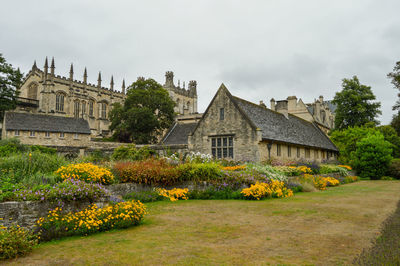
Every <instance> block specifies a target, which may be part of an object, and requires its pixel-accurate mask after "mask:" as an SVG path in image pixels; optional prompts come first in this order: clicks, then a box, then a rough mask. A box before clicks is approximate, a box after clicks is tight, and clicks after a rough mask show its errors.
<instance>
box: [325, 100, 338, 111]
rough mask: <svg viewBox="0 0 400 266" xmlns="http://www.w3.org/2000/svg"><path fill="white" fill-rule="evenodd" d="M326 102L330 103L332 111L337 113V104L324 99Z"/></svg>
mask: <svg viewBox="0 0 400 266" xmlns="http://www.w3.org/2000/svg"><path fill="white" fill-rule="evenodd" d="M324 103H325V104H327V105H328V107H329V109H331V112H332V113H335V111H336V108H337V105H336V104H334V103H332V101H324Z"/></svg>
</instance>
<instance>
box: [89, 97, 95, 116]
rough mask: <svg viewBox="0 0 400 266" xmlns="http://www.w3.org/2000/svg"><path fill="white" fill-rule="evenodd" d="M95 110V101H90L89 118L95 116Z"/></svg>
mask: <svg viewBox="0 0 400 266" xmlns="http://www.w3.org/2000/svg"><path fill="white" fill-rule="evenodd" d="M93 108H94V101H93V100H90V101H89V116H94V115H93Z"/></svg>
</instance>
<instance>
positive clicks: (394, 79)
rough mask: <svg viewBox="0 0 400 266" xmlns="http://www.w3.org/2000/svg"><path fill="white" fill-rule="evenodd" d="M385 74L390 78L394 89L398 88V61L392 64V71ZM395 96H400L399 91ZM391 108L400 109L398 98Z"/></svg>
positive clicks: (399, 69) (399, 67)
mask: <svg viewBox="0 0 400 266" xmlns="http://www.w3.org/2000/svg"><path fill="white" fill-rule="evenodd" d="M387 76H388V78H390V79H391V80H392V81H391V82H392V84H393V85H394V87H395V89H398V90H400V61H399V62H397V63H396V65H395V66H394V68H393V72H390V73H389V74H388V75H387ZM397 96H398V97H399V98H400V93H398V94H397ZM393 110H400V99H397V101H396V103H395V105H394V106H393Z"/></svg>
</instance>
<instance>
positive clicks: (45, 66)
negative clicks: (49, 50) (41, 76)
mask: <svg viewBox="0 0 400 266" xmlns="http://www.w3.org/2000/svg"><path fill="white" fill-rule="evenodd" d="M48 71H49V63H48V62H47V56H46V61H44V73H46V74H47V72H48Z"/></svg>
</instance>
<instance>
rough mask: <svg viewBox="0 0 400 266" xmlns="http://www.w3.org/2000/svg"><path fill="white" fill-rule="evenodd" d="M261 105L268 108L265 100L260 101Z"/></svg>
mask: <svg viewBox="0 0 400 266" xmlns="http://www.w3.org/2000/svg"><path fill="white" fill-rule="evenodd" d="M260 106H262V107H265V108H267V106H266V105H265V103H264V101H263V100H261V101H260Z"/></svg>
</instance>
